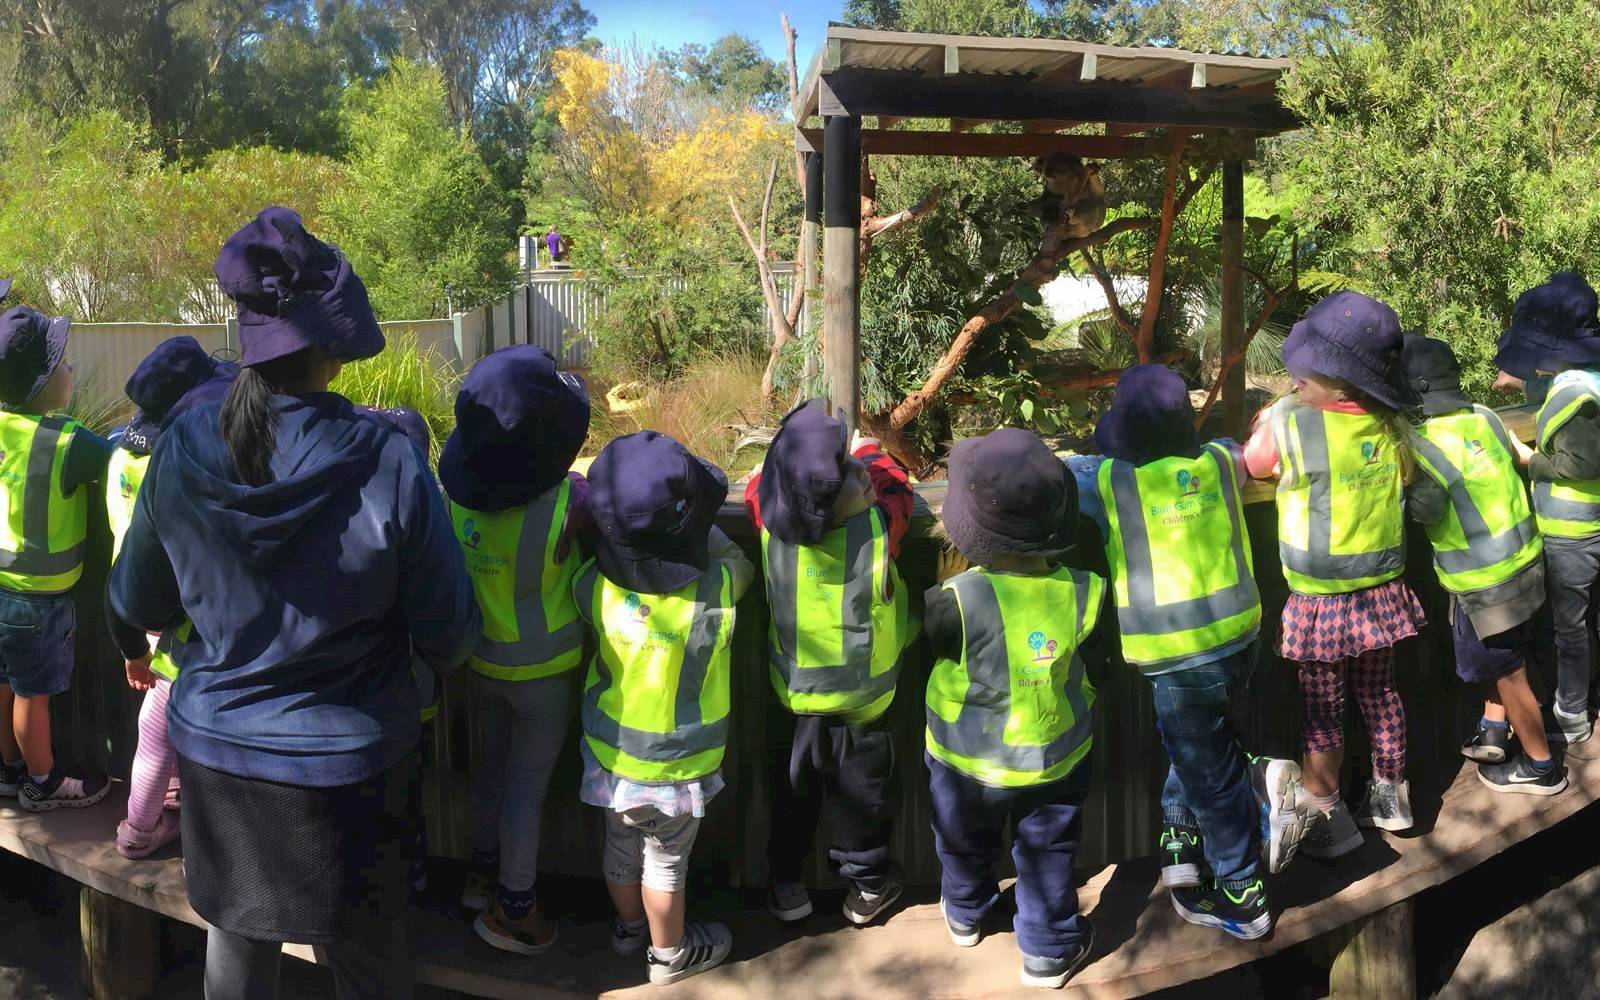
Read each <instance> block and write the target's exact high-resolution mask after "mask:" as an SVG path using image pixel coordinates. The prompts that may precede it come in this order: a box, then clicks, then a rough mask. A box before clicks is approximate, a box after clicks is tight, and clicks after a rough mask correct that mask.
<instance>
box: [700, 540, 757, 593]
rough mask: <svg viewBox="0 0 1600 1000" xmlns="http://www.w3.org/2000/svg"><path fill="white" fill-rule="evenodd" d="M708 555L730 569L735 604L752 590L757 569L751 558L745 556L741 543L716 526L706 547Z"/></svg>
mask: <svg viewBox="0 0 1600 1000" xmlns="http://www.w3.org/2000/svg"><path fill="white" fill-rule="evenodd" d="M706 550H707V553H708V554H709V555H710V556H711V558H712V559H714V560H716V561H717V562H720V563H722V564H723V565H724V566H726V567H728V575H729V576H730V577H731V578H732V580H733V599H734V601H735V603H737V602H738V600H739V599H740V598H742V597H744V595H745V591H747V590H749V589H750V584H752V583H754V582H755V578H756V567H755V563H753V562H751V561H750V557H749V556H747V555H745V554H744V549H741V548H740V547H739V543H738V542H735V541H734V540H733V539H731V538H729V537H728V536H727V535H726V534H724V533H723V531H722V529H721V528H718V527H716V526H715V525H713V526H712V528H711V537H710V540H709V541H708V542H707V545H706Z"/></svg>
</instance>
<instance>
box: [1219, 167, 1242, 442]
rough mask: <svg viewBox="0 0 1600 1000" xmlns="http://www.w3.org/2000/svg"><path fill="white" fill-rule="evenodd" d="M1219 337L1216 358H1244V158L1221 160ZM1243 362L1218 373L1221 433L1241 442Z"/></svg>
mask: <svg viewBox="0 0 1600 1000" xmlns="http://www.w3.org/2000/svg"><path fill="white" fill-rule="evenodd" d="M1219 243H1220V245H1221V250H1222V316H1221V320H1222V336H1221V342H1222V343H1221V348H1220V350H1219V351H1218V352H1217V353H1218V356H1219V358H1222V359H1224V361H1223V364H1224V365H1225V366H1226V359H1229V358H1234V357H1240V358H1242V357H1243V354H1244V351H1245V347H1246V344H1245V329H1244V271H1243V263H1244V161H1243V160H1240V159H1236V158H1231V157H1230V158H1229V159H1225V160H1223V161H1222V234H1221V239H1220V240H1219ZM1244 373H1245V364H1244V362H1243V361H1242V360H1241V361H1240V362H1239V363H1237V364H1235V365H1232V366H1231V367H1225V370H1224V371H1222V372H1221V373H1220V378H1221V379H1222V427H1223V433H1225V434H1228V435H1230V436H1232V437H1234V438H1235V439H1236V440H1239V441H1243V440H1244V433H1245V398H1244V392H1245V381H1244Z"/></svg>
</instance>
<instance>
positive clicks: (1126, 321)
mask: <svg viewBox="0 0 1600 1000" xmlns="http://www.w3.org/2000/svg"><path fill="white" fill-rule="evenodd" d="M1083 259H1084V261H1085V262H1086V263H1087V264H1088V265H1089V270H1090V271H1092V272H1094V276H1095V280H1096V281H1098V282H1100V290H1101V291H1103V292H1105V293H1106V306H1107V308H1108V309H1110V311H1111V319H1112V321H1113V322H1115V323H1116V324H1117V329H1119V330H1121V331H1122V332H1123V333H1125V334H1127V335H1128V336H1129V337H1133V336H1135V335H1136V333H1137V332H1138V329H1139V328H1138V327H1137V326H1135V325H1134V323H1133V317H1131V316H1129V315H1128V311H1127V310H1126V309H1124V308H1122V303H1121V302H1119V301H1117V289H1116V286H1115V285H1113V284H1112V283H1111V274H1110V273H1109V272H1108V271H1107V270H1106V265H1105V262H1103V261H1101V260H1100V259H1099V258H1098V257H1096V256H1095V255H1094V253H1093V251H1091V250H1090V249H1089V248H1088V247H1085V248H1084V249H1083Z"/></svg>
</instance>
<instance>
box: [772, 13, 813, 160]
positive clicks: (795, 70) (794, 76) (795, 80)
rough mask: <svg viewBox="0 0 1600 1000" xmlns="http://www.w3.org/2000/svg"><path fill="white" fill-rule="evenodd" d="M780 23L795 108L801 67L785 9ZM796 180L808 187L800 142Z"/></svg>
mask: <svg viewBox="0 0 1600 1000" xmlns="http://www.w3.org/2000/svg"><path fill="white" fill-rule="evenodd" d="M778 23H779V24H781V25H782V26H783V39H784V43H785V45H786V46H787V48H788V50H789V107H790V108H793V107H794V106H795V105H796V104H798V103H800V67H799V65H798V64H797V63H796V62H795V58H794V42H795V37H796V35H795V30H794V28H793V26H791V25H790V24H789V15H788V14H787V13H784V12H783V11H779V12H778ZM804 124H805V122H799V121H797V122H795V123H794V127H795V128H799V127H800V126H801V125H804ZM794 182H795V183H796V184H798V185H800V190H801V191H804V190H805V189H806V158H805V154H803V153H801V152H800V144H799V143H796V144H795V147H794Z"/></svg>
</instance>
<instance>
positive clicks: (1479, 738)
mask: <svg viewBox="0 0 1600 1000" xmlns="http://www.w3.org/2000/svg"><path fill="white" fill-rule="evenodd" d="M1510 743H1511V727H1509V726H1486V725H1484V724H1483V722H1482V721H1481V720H1480V721H1479V722H1478V729H1477V731H1476V732H1474V733H1473V734H1472V737H1471V738H1470V739H1468V740H1467V741H1466V742H1465V743H1463V744H1461V756H1463V757H1465V758H1467V759H1468V760H1475V761H1477V762H1478V763H1480V764H1499V763H1500V762H1502V761H1504V760H1505V759H1506V747H1507V746H1508V745H1509V744H1510Z"/></svg>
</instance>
